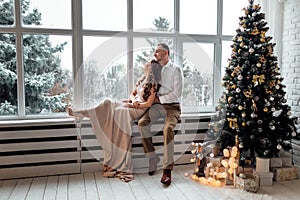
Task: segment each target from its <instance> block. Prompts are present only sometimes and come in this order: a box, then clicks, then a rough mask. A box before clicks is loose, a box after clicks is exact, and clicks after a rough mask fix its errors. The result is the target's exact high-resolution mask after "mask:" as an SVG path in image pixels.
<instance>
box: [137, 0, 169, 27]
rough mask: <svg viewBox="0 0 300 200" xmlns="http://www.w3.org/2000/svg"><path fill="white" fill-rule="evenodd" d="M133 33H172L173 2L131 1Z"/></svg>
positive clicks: (153, 0)
mask: <svg viewBox="0 0 300 200" xmlns="http://www.w3.org/2000/svg"><path fill="white" fill-rule="evenodd" d="M133 29H134V30H135V31H163V32H173V31H174V0H164V1H161V0H152V1H149V0H133Z"/></svg>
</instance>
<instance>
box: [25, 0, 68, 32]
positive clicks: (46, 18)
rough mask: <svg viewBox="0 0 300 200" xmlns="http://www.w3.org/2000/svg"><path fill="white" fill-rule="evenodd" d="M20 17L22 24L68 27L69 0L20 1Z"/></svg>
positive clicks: (43, 26)
mask: <svg viewBox="0 0 300 200" xmlns="http://www.w3.org/2000/svg"><path fill="white" fill-rule="evenodd" d="M22 18H23V24H24V26H31V27H42V28H65V29H70V28H71V1H70V0H31V1H22Z"/></svg>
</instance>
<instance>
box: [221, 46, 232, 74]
mask: <svg viewBox="0 0 300 200" xmlns="http://www.w3.org/2000/svg"><path fill="white" fill-rule="evenodd" d="M232 44H233V43H232V41H223V42H222V72H221V73H222V77H223V76H224V75H225V68H226V67H227V66H228V61H229V59H230V57H231V52H232V47H230V46H231V45H232Z"/></svg>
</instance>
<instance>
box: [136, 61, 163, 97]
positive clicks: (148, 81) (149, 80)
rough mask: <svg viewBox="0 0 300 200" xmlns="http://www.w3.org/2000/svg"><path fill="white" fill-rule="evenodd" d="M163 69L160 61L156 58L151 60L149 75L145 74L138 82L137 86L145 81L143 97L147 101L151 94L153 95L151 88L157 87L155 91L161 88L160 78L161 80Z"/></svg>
mask: <svg viewBox="0 0 300 200" xmlns="http://www.w3.org/2000/svg"><path fill="white" fill-rule="evenodd" d="M161 69H162V66H161V64H160V63H159V62H157V61H156V60H151V68H150V73H149V75H148V76H144V77H143V78H141V79H140V80H139V81H138V82H137V84H136V85H137V86H139V85H140V84H141V83H142V82H144V85H143V88H144V90H143V94H142V97H143V99H144V101H147V99H148V98H149V96H150V95H151V88H154V89H155V92H157V91H158V90H159V87H160V84H159V82H160V80H161Z"/></svg>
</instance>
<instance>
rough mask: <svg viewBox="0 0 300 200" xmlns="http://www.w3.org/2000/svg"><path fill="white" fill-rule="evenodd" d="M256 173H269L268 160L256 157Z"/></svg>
mask: <svg viewBox="0 0 300 200" xmlns="http://www.w3.org/2000/svg"><path fill="white" fill-rule="evenodd" d="M256 171H257V172H259V173H260V172H269V171H270V158H260V157H256Z"/></svg>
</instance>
